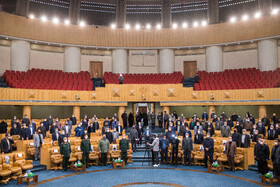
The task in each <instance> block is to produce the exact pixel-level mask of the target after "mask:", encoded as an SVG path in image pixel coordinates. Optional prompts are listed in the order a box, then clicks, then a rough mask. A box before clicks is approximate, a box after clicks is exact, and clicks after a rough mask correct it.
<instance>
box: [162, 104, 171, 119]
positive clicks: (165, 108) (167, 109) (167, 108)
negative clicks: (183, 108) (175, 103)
mask: <svg viewBox="0 0 280 187" xmlns="http://www.w3.org/2000/svg"><path fill="white" fill-rule="evenodd" d="M162 110H163V117H164V111H166V113H167V114H170V113H169V112H170V111H169V110H170V108H169V106H163V107H162Z"/></svg>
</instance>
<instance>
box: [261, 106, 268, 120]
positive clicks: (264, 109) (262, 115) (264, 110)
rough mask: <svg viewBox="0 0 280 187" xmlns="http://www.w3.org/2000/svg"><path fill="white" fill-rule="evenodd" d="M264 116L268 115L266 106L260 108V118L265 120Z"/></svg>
mask: <svg viewBox="0 0 280 187" xmlns="http://www.w3.org/2000/svg"><path fill="white" fill-rule="evenodd" d="M264 115H267V112H266V106H264V105H260V106H259V118H263V117H264Z"/></svg>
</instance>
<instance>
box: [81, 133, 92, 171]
mask: <svg viewBox="0 0 280 187" xmlns="http://www.w3.org/2000/svg"><path fill="white" fill-rule="evenodd" d="M90 150H91V145H90V141H89V139H88V135H85V138H84V139H82V141H81V151H82V152H83V155H82V163H83V164H84V165H85V164H86V167H87V168H88V162H89V152H90Z"/></svg>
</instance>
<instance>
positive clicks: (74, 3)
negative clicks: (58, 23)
mask: <svg viewBox="0 0 280 187" xmlns="http://www.w3.org/2000/svg"><path fill="white" fill-rule="evenodd" d="M80 7H81V0H70V1H69V15H68V16H69V20H70V23H72V24H78V23H79V21H80Z"/></svg>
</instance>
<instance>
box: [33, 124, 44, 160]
mask: <svg viewBox="0 0 280 187" xmlns="http://www.w3.org/2000/svg"><path fill="white" fill-rule="evenodd" d="M43 138H44V136H43V134H42V133H41V130H40V129H38V130H37V132H36V134H35V135H34V140H33V141H34V147H35V155H34V157H35V160H38V159H40V155H41V147H42V144H43Z"/></svg>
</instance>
